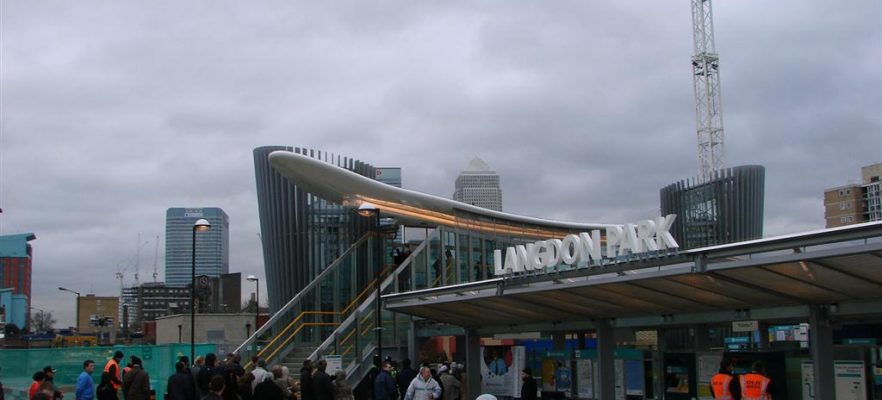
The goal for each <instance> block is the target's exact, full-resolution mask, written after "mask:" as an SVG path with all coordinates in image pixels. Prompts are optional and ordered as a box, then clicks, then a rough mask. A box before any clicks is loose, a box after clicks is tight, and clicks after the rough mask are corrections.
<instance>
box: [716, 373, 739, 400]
mask: <svg viewBox="0 0 882 400" xmlns="http://www.w3.org/2000/svg"><path fill="white" fill-rule="evenodd" d="M732 379H734V378H733V377H732V375H729V374H716V375H714V377H713V378H711V390H712V391H713V392H714V398H715V399H717V400H734V398H735V397H733V396H732V392H731V391H729V385H730V384H731V383H732Z"/></svg>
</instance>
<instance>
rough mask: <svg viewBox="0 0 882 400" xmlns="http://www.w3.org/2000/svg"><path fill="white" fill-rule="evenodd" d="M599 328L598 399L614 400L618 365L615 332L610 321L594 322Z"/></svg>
mask: <svg viewBox="0 0 882 400" xmlns="http://www.w3.org/2000/svg"><path fill="white" fill-rule="evenodd" d="M594 324H595V326H596V327H597V370H598V375H597V380H598V382H597V383H598V391H597V398H600V399H614V398H615V397H616V377H615V374H616V364H615V350H616V338H615V330H614V329H613V328H612V326H610V323H609V320H606V319H601V320H596V321H594Z"/></svg>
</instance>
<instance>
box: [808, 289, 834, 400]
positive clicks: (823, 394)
mask: <svg viewBox="0 0 882 400" xmlns="http://www.w3.org/2000/svg"><path fill="white" fill-rule="evenodd" d="M809 325H810V331H809V343H810V344H811V353H812V365H813V367H814V370H815V382H814V385H815V388H814V389H815V397H814V398H816V399H833V398H835V397H836V394H835V385H831V384H830V383H831V382H835V376H834V373H833V327H832V326H830V319H829V318H828V317H827V308H826V307H825V306H819V305H813V306H811V307H810V308H809Z"/></svg>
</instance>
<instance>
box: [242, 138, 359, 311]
mask: <svg viewBox="0 0 882 400" xmlns="http://www.w3.org/2000/svg"><path fill="white" fill-rule="evenodd" d="M274 151H289V152H295V153H298V154H303V155H305V156H308V157H311V158H315V159H318V160H321V161H323V162H327V163H330V164H334V165H337V166H339V167H341V168H346V169H348V170H350V171H352V172H354V173H357V174H359V175H362V176H366V177H370V178H375V177H376V168H374V166H372V165H370V164H367V163H365V162H362V161H359V160H355V159H352V158H348V157H343V156H340V155H338V154H331V153H328V152H322V151H317V150H313V149H305V148H300V147H297V148H294V147H288V146H264V147H258V148H256V149H254V173H255V179H256V182H257V209H258V214H259V216H260V237H261V243H262V245H263V262H264V268H265V270H266V287H267V292H268V293H267V297H268V298H269V306H270V310H271V311H276V310H278V309H280V308H281V307H282V306H283V305H284V304H285V303H287V302H288V300H290V299H291V298H292V297H294V296H295V295H296V294H297V293H299V292H300V290H301V289H303V288H304V287H306V285H308V284H309V283H310V282H311V281H312V280H313V278H315V277H316V276H317V275H318V274H319V273H320V272H321V271H322V270H323V269H324V268H325V267H327V266H328V264H330V263H331V262H332V261H334V260H335V259H336V258H337V257H339V255H340V254H342V252H344V251H345V250H346V249H348V248H349V246H351V245H352V244H353V243H355V241H356V240H358V239H359V238H360V237H361V236H362V235H363V234H364V233H365V232H367V231H368V229H369V223H370V222H369V221H367V219H366V218H364V217H358V216H357V214H355V213H354V212H353V211H352V210H347V209H345V208H343V207H342V205H341V204H337V203H334V202H330V201H327V200H324V199H322V198H320V197H318V196H316V195H315V194H313V193H310V192H309V191H308V190H307V189H306V188H303V187H300V186H298V185H295V184H293V183H291V182H290V181H289V180H288V179H287V178H285V177H283V176H282V175H281V174H279V172H278V171H276V170H275V169H274V168H273V167H272V165H271V164H270V161H269V155H270V153H272V152H274ZM357 274H358V277H357V279H359V280H366V279H368V277H367V276H366V272H365V271H357ZM341 284H342V285H348V284H351V282H349V281H348V280H343V281H342V282H341Z"/></svg>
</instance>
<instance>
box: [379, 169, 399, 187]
mask: <svg viewBox="0 0 882 400" xmlns="http://www.w3.org/2000/svg"><path fill="white" fill-rule="evenodd" d="M375 170H376V176H374V179H376V180H378V181H380V182H383V183H385V184H387V185H391V186H395V187H397V188H400V187H401V168H399V167H377V168H375Z"/></svg>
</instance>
